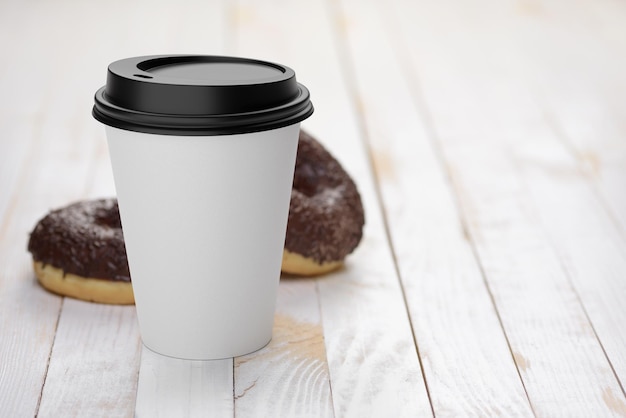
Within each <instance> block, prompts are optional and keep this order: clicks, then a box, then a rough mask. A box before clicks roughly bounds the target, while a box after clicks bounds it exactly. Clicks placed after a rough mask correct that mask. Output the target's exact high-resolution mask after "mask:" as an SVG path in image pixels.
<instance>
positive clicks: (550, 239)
mask: <svg viewBox="0 0 626 418" xmlns="http://www.w3.org/2000/svg"><path fill="white" fill-rule="evenodd" d="M544 116H546V117H547V115H546V114H544ZM546 122H547V123H546V124H547V126H548V127H549V128H550V129H551V130H552V132H553V133H554V134H555V137H557V139H559V140H560V141H563V139H564V137H563V138H559V137H561V135H563V136H564V135H565V133H564V132H562V131H558V132H557V130H555V129H559V127H558V125H552V122H553V123H555V124H556V121H548V119H546ZM564 145H565V148H566V149H567V150H568V151H569V152H571V153H572V154H574V157H575V158H576V162H577V164H576V165H577V167H576V168H577V169H578V170H577V171H578V172H579V174H580V175H581V179H582V180H583V181H584V182H585V183H586V184H587V185H588V186H591V187H590V188H591V190H592V192H594V191H595V190H594V189H595V187H594V186H593V185H595V182H593V183H592V185H590V184H589V183H590V182H591V181H590V179H589V178H588V177H587V175H586V174H585V172H584V170H583V169H582V168H581V167H580V166H579V165H578V164H579V159H578V158H577V157H578V154H577V150H576V149H575V148H574V147H571V148H570V147H569V146H568V145H567V144H564ZM510 160H511V161H512V162H513V167H514V168H515V171H516V172H517V173H518V176H519V177H520V178H521V179H522V184H523V187H524V188H525V189H526V190H527V194H528V195H529V196H530V195H532V193H530V190H529V186H528V180H527V179H526V176H524V175H523V173H522V169H521V167H520V165H519V161H518V160H517V159H515V158H510ZM594 194H596V193H594ZM596 195H597V194H596ZM530 200H531V201H532V205H533V209H534V211H535V214H538V212H539V208H538V207H537V204H536V203H535V200H534V199H530ZM600 200H601V199H600ZM600 206H602V207H603V209H605V211H606V213H607V214H608V215H609V218H611V219H612V220H614V219H613V218H612V216H611V213H610V212H609V210H608V208H607V207H606V206H605V205H604V202H602V201H601V204H600ZM538 219H539V218H538ZM537 224H538V225H539V228H540V229H541V231H542V232H543V233H544V236H545V239H546V241H547V242H548V243H549V246H550V247H551V248H552V250H553V252H554V254H555V256H556V258H557V259H558V262H559V265H560V266H561V270H563V274H564V275H565V278H566V279H567V284H568V285H569V287H570V289H571V291H572V292H573V293H574V295H575V296H576V300H577V301H578V304H579V305H580V308H581V309H582V311H583V315H584V316H585V319H586V320H587V322H588V323H589V326H590V327H591V331H592V332H593V335H594V336H595V338H596V340H597V341H598V344H599V345H600V349H601V350H602V353H603V354H604V357H605V358H606V361H607V362H608V363H609V367H610V369H611V372H612V373H613V376H614V377H615V380H617V384H618V386H619V388H620V389H621V391H622V394H623V395H624V396H625V397H626V391H625V390H624V386H623V385H622V382H621V381H620V378H619V376H618V374H617V371H616V370H615V367H614V366H613V363H612V362H611V359H610V358H609V355H608V353H607V352H606V350H605V348H604V344H602V340H601V339H600V336H599V335H598V333H597V332H596V327H595V326H594V325H593V321H592V320H591V317H590V316H589V313H588V312H587V308H586V307H585V304H584V303H583V300H582V298H581V297H580V293H579V291H578V288H577V286H576V282H575V280H574V279H573V277H572V274H571V272H570V269H569V268H568V266H567V263H566V262H565V260H564V259H563V256H562V254H561V251H559V247H558V246H557V245H556V242H555V241H554V239H553V237H552V235H551V234H550V233H549V231H548V230H547V228H546V227H545V225H544V224H543V222H541V220H538V221H537ZM618 227H619V225H618ZM620 236H621V235H620ZM622 238H623V237H622Z"/></svg>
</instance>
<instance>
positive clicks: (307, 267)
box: [281, 250, 343, 276]
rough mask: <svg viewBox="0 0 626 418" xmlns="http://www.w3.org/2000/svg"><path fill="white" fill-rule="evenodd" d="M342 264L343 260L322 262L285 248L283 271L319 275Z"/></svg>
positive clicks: (303, 274) (300, 274) (302, 274)
mask: <svg viewBox="0 0 626 418" xmlns="http://www.w3.org/2000/svg"><path fill="white" fill-rule="evenodd" d="M342 265H343V262H342V261H327V262H324V263H321V264H320V263H318V262H316V261H315V260H313V259H312V258H307V257H304V256H302V255H300V254H297V253H292V252H291V251H288V250H283V263H282V266H281V271H282V272H283V273H288V274H295V275H298V276H317V275H320V274H325V273H330V272H331V271H334V270H337V269H338V268H340V267H341V266H342Z"/></svg>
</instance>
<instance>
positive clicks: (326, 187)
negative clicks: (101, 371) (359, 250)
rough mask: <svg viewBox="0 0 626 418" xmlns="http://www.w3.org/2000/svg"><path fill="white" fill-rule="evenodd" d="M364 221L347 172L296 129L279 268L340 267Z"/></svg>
mask: <svg viewBox="0 0 626 418" xmlns="http://www.w3.org/2000/svg"><path fill="white" fill-rule="evenodd" d="M364 223H365V216H364V212H363V205H362V203H361V197H360V195H359V192H358V190H357V188H356V186H355V184H354V182H353V181H352V179H351V178H350V176H348V174H347V173H346V172H345V171H344V169H343V168H342V167H341V165H340V164H339V162H337V160H335V158H333V156H332V155H330V153H329V152H328V151H326V149H324V147H322V145H321V144H320V143H319V142H317V141H316V140H315V139H314V138H313V137H312V136H311V135H309V134H308V133H307V132H305V131H303V130H300V141H299V143H298V153H297V157H296V168H295V173H294V181H293V190H292V192H291V202H290V207H289V221H288V224H287V236H286V238H285V250H284V254H283V264H282V271H283V272H285V273H291V274H298V275H316V274H322V273H326V272H329V271H332V270H335V269H337V268H339V267H340V266H341V265H342V263H343V260H344V258H345V257H346V256H347V255H348V254H350V253H351V252H352V251H353V250H354V249H355V248H356V246H357V245H358V244H359V242H360V241H361V237H362V235H363V224H364Z"/></svg>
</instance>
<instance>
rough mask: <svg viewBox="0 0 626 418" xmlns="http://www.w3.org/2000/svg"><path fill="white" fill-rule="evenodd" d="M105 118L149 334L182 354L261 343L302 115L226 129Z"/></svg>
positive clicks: (156, 347) (226, 352) (267, 332)
mask: <svg viewBox="0 0 626 418" xmlns="http://www.w3.org/2000/svg"><path fill="white" fill-rule="evenodd" d="M106 130H107V139H108V144H109V152H110V157H111V164H112V167H113V175H114V178H115V186H116V190H117V196H118V202H119V209H120V215H121V219H122V228H123V231H124V240H125V243H126V251H127V254H128V262H129V267H130V273H131V279H132V285H133V291H134V293H135V304H136V308H137V317H138V321H139V328H140V332H141V336H142V339H143V342H144V344H145V345H146V346H147V347H148V348H149V349H151V350H153V351H155V352H157V353H160V354H164V355H168V356H172V357H177V358H184V359H219V358H227V357H234V356H239V355H243V354H247V353H250V352H253V351H255V350H257V349H260V348H262V347H263V346H265V345H266V344H267V343H268V342H269V341H270V339H271V336H272V327H273V319H274V310H275V303H276V292H277V288H278V283H279V279H280V267H281V260H282V254H283V246H284V240H285V231H286V227H287V217H288V212H289V200H290V196H291V188H292V183H293V172H294V165H295V157H296V150H297V144H298V132H299V123H297V124H293V125H290V126H287V127H284V128H279V129H274V130H269V131H262V132H254V133H245V134H235V135H222V136H219V135H218V136H174V135H157V134H149V133H140V132H133V131H127V130H122V129H118V128H114V127H111V126H107V127H106Z"/></svg>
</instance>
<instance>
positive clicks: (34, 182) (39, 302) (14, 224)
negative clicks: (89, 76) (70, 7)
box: [0, 4, 90, 416]
mask: <svg viewBox="0 0 626 418" xmlns="http://www.w3.org/2000/svg"><path fill="white" fill-rule="evenodd" d="M12 10H13V12H12V13H9V14H7V15H4V14H3V15H2V18H0V19H2V20H4V19H5V18H6V19H18V20H17V21H18V22H27V23H25V24H24V25H21V26H18V27H16V30H15V32H12V33H11V36H10V39H13V40H15V39H21V40H23V43H22V42H19V43H15V42H12V43H10V44H9V43H3V47H2V48H3V49H2V53H3V55H4V56H6V57H11V65H9V66H3V68H2V82H1V84H0V91H1V92H2V97H5V98H9V97H10V98H11V100H5V101H3V103H2V108H1V110H2V114H3V122H2V124H3V126H4V127H6V129H5V128H3V133H9V134H10V136H9V137H7V138H3V142H2V149H3V151H6V150H8V155H7V154H4V156H3V158H7V159H8V160H11V161H12V162H11V163H9V164H8V166H9V167H11V166H12V164H13V163H15V164H20V162H23V163H22V164H23V165H22V166H21V167H19V174H18V172H17V171H14V170H15V169H17V168H18V167H17V166H13V167H12V168H11V169H10V170H9V171H3V175H4V174H5V173H6V174H7V175H8V177H7V178H6V180H5V181H10V182H12V183H13V185H11V186H12V187H11V186H9V188H8V189H7V190H8V191H11V192H12V195H11V198H10V200H9V201H8V203H7V205H6V206H5V208H6V211H5V212H4V216H3V217H2V222H1V224H0V335H1V336H2V338H0V364H1V365H2V366H1V367H2V373H1V375H2V377H1V378H0V415H2V416H34V415H35V414H36V411H37V408H38V402H39V399H40V393H41V388H42V385H43V382H44V379H45V374H46V369H47V367H48V359H49V356H50V351H51V347H52V342H53V339H54V335H55V331H56V326H57V320H58V315H59V310H60V307H61V298H59V297H57V296H54V295H52V294H50V293H48V292H46V291H44V290H43V289H42V288H41V287H40V286H39V285H37V283H36V281H35V280H34V277H33V272H32V266H31V259H30V255H29V254H28V253H27V252H26V245H27V240H28V234H29V232H30V231H31V230H32V228H33V226H34V224H35V222H36V221H37V219H39V218H40V217H42V216H43V215H45V213H46V211H47V210H48V209H50V208H52V207H55V206H58V205H61V204H64V203H66V202H67V200H71V199H74V198H76V197H77V196H78V195H79V194H80V191H81V190H82V188H83V187H84V186H83V180H82V176H84V175H85V173H86V172H88V170H89V167H88V161H86V160H80V159H78V160H77V159H75V158H73V156H74V155H75V153H79V154H80V153H83V152H86V153H89V152H90V151H89V148H90V143H89V142H76V141H74V140H73V139H74V138H72V136H71V129H68V128H67V126H66V124H67V123H68V115H67V114H63V111H61V110H60V109H59V107H58V106H59V105H65V104H67V103H63V102H62V101H61V100H59V98H60V97H62V86H61V85H60V84H59V83H55V80H58V77H59V74H60V71H59V70H60V69H59V68H58V67H55V66H54V65H51V66H48V67H47V70H48V71H45V72H42V71H41V66H39V65H35V64H36V63H38V62H40V61H35V60H34V59H35V58H36V59H38V60H42V61H44V62H55V59H56V57H57V56H56V52H55V51H56V48H40V47H39V48H38V47H37V46H36V45H37V44H38V43H39V42H41V39H40V38H39V37H36V36H32V35H33V34H36V33H38V31H37V30H41V31H43V33H46V34H47V38H46V40H47V42H50V44H51V45H59V44H62V43H63V42H64V40H65V37H66V34H65V33H63V31H62V30H59V28H57V27H56V25H57V24H58V21H56V20H54V19H49V14H48V12H51V10H50V9H49V7H47V6H46V5H42V7H41V9H40V11H41V13H33V12H32V10H31V9H30V8H29V7H27V5H21V4H20V5H17V4H16V5H14V8H13V9H12ZM5 16H6V17H5ZM0 26H2V27H3V28H4V27H9V28H10V27H12V25H11V24H10V23H7V25H6V26H5V25H4V24H2V25H0ZM34 28H38V29H37V30H34ZM31 47H32V48H31ZM37 51H38V52H39V54H38V53H37ZM25 79H27V80H28V82H17V81H16V80H25ZM9 102H10V106H9ZM59 167H62V169H63V170H68V171H71V172H72V173H73V175H72V176H71V177H69V178H64V177H62V175H61V173H60V172H59V170H58V168H59ZM3 170H5V169H3ZM9 172H11V174H9Z"/></svg>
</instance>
